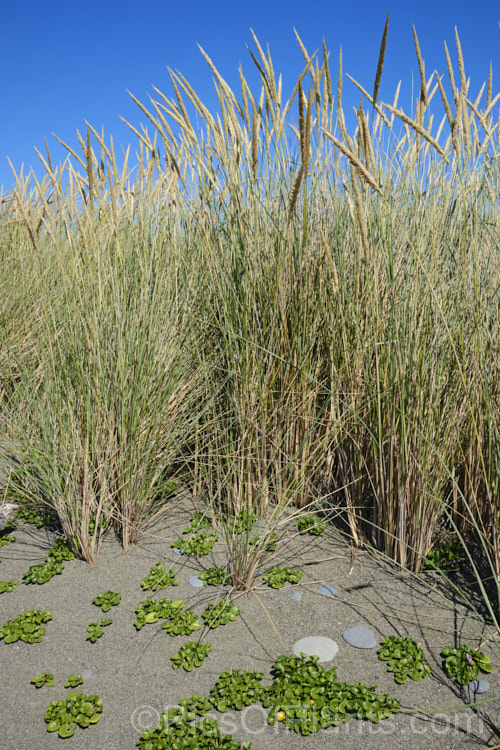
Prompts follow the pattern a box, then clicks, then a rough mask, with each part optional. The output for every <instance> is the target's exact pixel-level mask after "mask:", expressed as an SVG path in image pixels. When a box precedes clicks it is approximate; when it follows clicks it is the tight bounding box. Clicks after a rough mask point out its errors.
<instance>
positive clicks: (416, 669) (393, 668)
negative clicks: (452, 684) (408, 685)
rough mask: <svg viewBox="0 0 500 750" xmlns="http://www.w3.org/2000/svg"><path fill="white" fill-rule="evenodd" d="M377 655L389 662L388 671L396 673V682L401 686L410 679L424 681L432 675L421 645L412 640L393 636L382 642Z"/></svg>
mask: <svg viewBox="0 0 500 750" xmlns="http://www.w3.org/2000/svg"><path fill="white" fill-rule="evenodd" d="M377 654H378V656H379V659H382V661H386V662H387V671H388V672H393V673H394V680H395V681H396V682H398V683H399V684H403V683H405V682H406V681H407V679H408V677H410V678H411V679H412V680H416V681H420V680H423V679H424V677H427V675H429V674H430V673H431V668H430V666H429V665H428V664H427V662H426V661H425V657H424V652H423V651H422V649H421V647H420V644H418V643H415V641H414V640H413V639H412V638H409V637H408V638H399V637H397V636H395V635H391V636H389V637H388V638H385V639H384V640H383V641H382V645H381V647H380V648H379V649H378V651H377Z"/></svg>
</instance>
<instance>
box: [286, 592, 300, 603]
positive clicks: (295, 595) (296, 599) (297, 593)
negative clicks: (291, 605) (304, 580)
mask: <svg viewBox="0 0 500 750" xmlns="http://www.w3.org/2000/svg"><path fill="white" fill-rule="evenodd" d="M285 594H286V595H287V596H291V597H292V599H295V601H296V602H300V600H301V599H302V594H301V593H300V592H299V591H293V590H292V589H285Z"/></svg>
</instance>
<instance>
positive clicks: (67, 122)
mask: <svg viewBox="0 0 500 750" xmlns="http://www.w3.org/2000/svg"><path fill="white" fill-rule="evenodd" d="M388 12H390V26H389V36H388V41H387V50H386V60H385V67H384V75H383V78H382V85H381V90H380V94H379V99H381V100H383V101H389V100H391V101H392V97H393V94H394V91H395V88H396V85H397V82H398V81H399V80H401V81H402V97H401V99H400V101H401V102H403V104H404V106H405V109H408V108H409V107H410V102H411V96H412V86H413V96H414V98H416V97H417V96H418V92H419V74H418V65H417V60H416V56H415V50H414V47H413V33H412V25H413V24H415V27H416V29H417V33H418V36H419V41H420V47H421V50H422V54H423V57H424V60H425V63H426V74H427V77H429V75H430V73H431V72H432V71H433V70H434V69H437V70H438V71H439V72H440V73H443V74H444V73H445V72H446V60H445V53H444V46H443V42H444V41H446V42H447V44H448V48H449V50H450V52H451V55H452V59H453V61H454V62H455V63H456V59H457V58H456V50H455V37H454V29H455V26H457V28H458V31H459V35H460V39H461V42H462V50H463V55H464V59H465V67H466V72H467V75H468V76H470V78H471V87H470V93H471V94H472V97H473V98H475V96H476V95H477V92H478V91H479V88H480V86H481V84H482V83H483V81H485V80H486V79H487V76H488V71H489V65H490V61H491V62H492V63H493V92H494V94H495V93H497V92H498V91H500V29H499V25H498V24H499V21H500V3H499V2H498V0H475V1H474V2H471V0H432V1H431V0H418V2H402V1H401V0H397V1H395V0H386V2H379V1H378V0H357V2H352V0H350V1H346V0H344V1H343V2H338V1H336V0H325V1H324V2H318V0H301V2H298V1H296V0H287V1H286V2H284V1H282V0H266V2H263V1H262V0H251V2H248V3H240V2H239V1H238V0H231V2H226V1H225V0H224V2H220V0H219V1H217V0H215V1H214V2H210V3H209V2H206V0H205V1H204V2H199V1H198V0H184V2H178V1H177V2H169V1H168V0H148V2H140V1H138V0H134V2H131V1H130V0H122V2H115V1H114V0H100V1H99V2H97V1H96V0H87V1H86V2H79V3H76V2H72V1H71V0H70V1H69V2H68V0H64V2H62V0H45V2H40V0H24V1H23V0H20V1H19V2H18V3H15V2H9V3H7V2H4V3H3V4H2V24H1V28H0V70H1V78H0V92H1V94H0V112H1V117H0V186H1V185H3V186H4V188H5V189H7V190H9V189H10V187H11V185H12V182H13V177H12V172H11V170H10V167H9V164H8V161H7V157H9V158H10V160H11V162H12V164H13V166H14V167H15V169H16V170H17V171H19V169H20V168H21V165H22V164H23V163H24V169H25V173H26V172H27V171H28V169H29V167H30V166H33V167H34V168H35V169H36V170H37V171H38V170H39V169H40V166H41V165H40V162H39V161H38V157H37V155H36V153H35V151H34V149H33V147H34V146H36V147H37V148H38V149H39V150H41V151H43V150H44V148H45V147H44V138H45V137H46V138H47V140H48V142H49V146H50V148H51V152H52V155H53V158H54V160H55V161H56V162H58V161H59V160H60V159H61V157H62V156H64V155H65V152H64V150H63V149H62V148H61V147H59V146H58V144H57V142H56V141H55V140H54V138H53V137H52V135H51V134H52V133H55V134H57V135H58V136H59V137H60V138H62V139H63V140H64V141H66V142H67V143H68V144H69V145H71V146H72V147H73V148H75V149H76V150H77V151H79V150H80V149H79V146H78V140H77V136H76V130H77V129H78V130H80V133H82V134H84V133H85V132H86V126H85V120H88V121H89V122H90V123H91V124H92V125H93V126H94V127H95V128H96V129H97V130H99V131H100V130H101V127H102V126H104V130H105V134H106V135H109V134H110V133H111V134H112V135H113V139H114V142H115V148H117V147H118V146H119V145H120V144H123V145H127V144H128V143H131V144H132V145H133V150H135V147H136V138H135V136H134V135H133V134H132V133H131V131H130V130H129V129H128V128H127V127H126V126H125V125H124V124H123V123H122V122H121V120H120V115H122V116H123V117H125V118H126V119H127V120H129V121H130V122H131V123H132V124H134V125H135V126H136V127H137V126H138V125H139V123H140V122H143V123H144V124H146V119H145V117H144V115H143V114H142V113H141V111H140V110H139V109H138V107H137V106H136V105H135V104H134V103H133V102H132V100H131V99H130V97H129V96H128V94H127V92H126V89H129V90H130V91H131V92H132V93H133V94H134V95H135V96H136V97H137V98H138V99H140V100H141V101H143V102H145V103H148V93H151V94H153V93H154V92H153V89H152V86H153V85H155V86H157V87H158V88H159V89H160V90H161V91H163V93H164V94H165V95H166V96H167V97H169V98H170V97H171V96H172V95H173V90H172V88H171V84H170V79H169V77H168V72H167V67H170V68H172V69H174V70H175V69H177V70H179V71H180V72H181V73H182V74H183V75H184V76H185V77H186V78H187V79H188V80H189V81H190V82H191V83H192V85H193V87H194V88H195V90H196V91H197V93H198V95H199V96H200V97H201V98H202V99H203V100H204V101H206V102H207V103H208V104H209V105H210V104H211V105H212V106H215V104H214V94H213V86H212V74H211V72H210V70H209V68H208V66H207V64H206V63H205V61H204V59H203V57H202V55H201V54H200V52H199V50H198V48H197V43H198V44H200V45H201V46H202V47H203V48H204V49H205V51H206V52H207V54H208V55H209V56H210V57H211V58H212V60H213V61H214V63H215V65H216V66H217V68H218V69H219V71H220V72H221V74H222V75H223V76H224V77H225V78H226V80H227V81H228V82H229V84H230V85H231V86H234V87H235V89H237V86H238V64H239V62H240V61H241V63H242V65H243V70H244V71H245V73H247V72H248V78H249V79H251V80H253V81H255V80H256V79H255V77H253V78H252V75H253V70H254V65H253V63H252V61H251V58H250V55H249V53H248V51H247V48H246V45H247V44H248V45H249V46H250V47H251V48H252V49H254V45H253V42H252V36H251V33H250V29H251V28H252V29H253V30H254V31H255V33H256V35H257V37H258V39H259V41H260V43H261V45H262V46H263V47H264V49H265V45H266V44H269V47H270V50H271V56H272V59H273V64H274V67H275V70H276V72H277V73H279V72H281V73H282V74H283V87H284V97H283V98H284V100H285V101H286V99H287V98H288V96H289V95H290V93H291V91H292V89H293V86H294V85H295V83H296V79H297V75H298V74H299V72H300V71H301V69H302V66H303V57H302V54H301V52H300V49H299V47H298V45H297V42H296V39H295V35H294V32H293V28H294V27H295V28H296V29H297V31H298V33H299V35H300V36H301V38H302V40H303V42H304V44H305V45H306V47H307V49H308V50H309V52H313V51H314V50H315V49H319V50H321V43H322V38H323V37H325V41H326V46H327V49H328V50H329V51H330V52H331V56H330V67H331V71H332V78H333V80H334V81H335V80H336V74H337V61H338V53H339V48H340V46H342V50H343V67H344V73H350V74H351V75H352V76H353V77H354V78H356V79H357V80H358V81H359V82H360V83H361V84H363V85H364V86H365V88H367V89H368V90H369V91H371V90H372V88H373V81H374V76H375V69H376V64H377V57H378V50H379V45H380V39H381V36H382V31H383V27H384V22H385V18H386V15H387V13H388ZM456 70H457V68H456ZM343 96H344V102H343V103H344V109H345V110H349V109H350V106H351V105H356V106H357V105H358V104H359V98H360V97H359V94H358V93H357V91H356V89H355V88H354V86H353V85H352V84H351V83H350V82H349V81H348V80H347V79H345V80H344V94H343Z"/></svg>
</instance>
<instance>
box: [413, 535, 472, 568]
mask: <svg viewBox="0 0 500 750" xmlns="http://www.w3.org/2000/svg"><path fill="white" fill-rule="evenodd" d="M462 555H463V547H462V545H461V543H460V542H459V541H457V540H456V539H450V540H449V541H448V542H446V544H441V545H439V546H438V547H435V548H434V549H433V550H431V551H430V552H428V553H427V555H426V556H425V559H424V565H423V568H424V570H436V569H440V568H444V569H446V570H458V569H459V567H460V559H461V558H462Z"/></svg>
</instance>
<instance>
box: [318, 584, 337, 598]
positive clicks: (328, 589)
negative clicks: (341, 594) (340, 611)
mask: <svg viewBox="0 0 500 750" xmlns="http://www.w3.org/2000/svg"><path fill="white" fill-rule="evenodd" d="M336 593H337V589H336V588H335V586H320V587H319V589H318V594H323V595H324V596H335V594H336Z"/></svg>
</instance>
